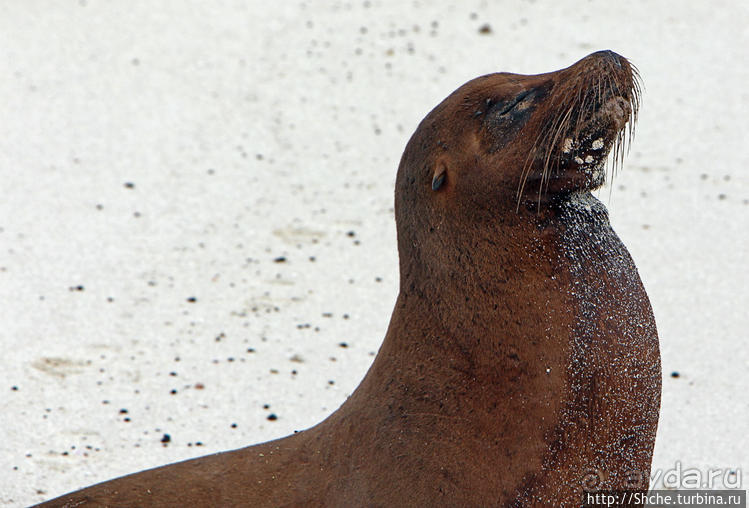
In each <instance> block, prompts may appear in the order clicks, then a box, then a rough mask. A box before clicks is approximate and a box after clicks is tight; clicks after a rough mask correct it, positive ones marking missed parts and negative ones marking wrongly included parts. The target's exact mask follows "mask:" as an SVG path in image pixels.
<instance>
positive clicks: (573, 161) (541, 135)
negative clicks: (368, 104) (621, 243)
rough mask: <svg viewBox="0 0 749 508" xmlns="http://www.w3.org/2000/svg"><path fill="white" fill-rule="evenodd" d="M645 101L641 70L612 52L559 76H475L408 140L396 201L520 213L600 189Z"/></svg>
mask: <svg viewBox="0 0 749 508" xmlns="http://www.w3.org/2000/svg"><path fill="white" fill-rule="evenodd" d="M639 101H640V85H639V78H638V74H637V71H636V69H635V68H634V67H633V66H632V65H631V64H630V63H629V62H628V61H627V60H626V59H625V58H624V57H622V56H619V55H617V54H616V53H614V52H612V51H599V52H596V53H593V54H591V55H588V56H587V57H585V58H583V59H582V60H580V61H578V62H577V63H575V64H573V65H571V66H570V67H567V68H566V69H562V70H559V71H556V72H550V73H546V74H538V75H521V74H511V73H504V72H503V73H496V74H490V75H486V76H481V77H479V78H476V79H474V80H472V81H469V82H468V83H466V84H465V85H463V86H461V87H460V88H458V89H457V90H456V91H455V92H453V93H452V94H451V95H450V96H448V97H447V98H446V99H445V100H444V101H442V103H440V104H439V105H438V106H437V107H436V108H434V109H433V110H432V111H431V112H430V113H429V114H428V115H427V116H426V118H424V120H423V121H422V122H421V124H420V125H419V127H418V129H417V130H416V132H415V133H414V135H413V136H412V138H411V140H410V141H409V143H408V145H407V147H406V150H405V151H404V154H403V158H402V160H401V164H400V168H399V174H398V182H397V186H396V207H399V204H400V208H402V209H405V210H408V212H409V213H425V214H427V215H428V214H429V212H430V210H431V209H439V208H441V207H444V206H451V202H452V204H453V205H454V204H455V203H461V204H462V205H466V204H468V205H470V206H471V207H473V208H474V209H489V210H504V209H506V208H514V209H519V208H520V207H521V205H523V204H524V203H525V204H527V205H530V206H532V205H533V204H535V205H537V206H540V205H541V204H542V202H545V201H548V200H550V199H554V198H555V197H556V196H559V195H565V194H569V193H571V192H573V191H587V190H592V189H596V188H598V187H600V186H601V185H603V184H604V183H605V179H606V169H605V168H606V162H607V159H608V156H609V154H612V153H613V157H612V159H613V166H614V169H615V168H616V166H617V163H619V162H620V161H621V157H622V156H623V153H624V151H625V147H626V144H627V141H628V140H629V139H630V138H631V136H632V134H633V127H634V123H635V120H636V117H637V110H638V107H639ZM399 202H400V203H399Z"/></svg>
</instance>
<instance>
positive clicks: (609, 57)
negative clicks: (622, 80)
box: [591, 49, 622, 69]
mask: <svg viewBox="0 0 749 508" xmlns="http://www.w3.org/2000/svg"><path fill="white" fill-rule="evenodd" d="M591 56H595V57H598V58H600V59H602V60H606V61H609V62H611V63H613V64H614V65H616V66H617V67H618V68H620V69H621V68H622V57H621V56H619V55H617V54H616V53H614V52H613V51H611V50H610V49H607V50H604V51H596V52H595V53H593V54H592V55H591Z"/></svg>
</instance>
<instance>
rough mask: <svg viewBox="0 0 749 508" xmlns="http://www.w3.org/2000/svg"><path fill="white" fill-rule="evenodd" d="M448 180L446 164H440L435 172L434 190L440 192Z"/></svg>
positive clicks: (433, 178) (433, 179)
mask: <svg viewBox="0 0 749 508" xmlns="http://www.w3.org/2000/svg"><path fill="white" fill-rule="evenodd" d="M445 179H447V167H446V166H445V164H444V163H442V162H440V163H439V164H437V167H436V168H435V170H434V176H433V177H432V190H433V191H436V190H439V188H440V187H442V186H443V185H444V183H445Z"/></svg>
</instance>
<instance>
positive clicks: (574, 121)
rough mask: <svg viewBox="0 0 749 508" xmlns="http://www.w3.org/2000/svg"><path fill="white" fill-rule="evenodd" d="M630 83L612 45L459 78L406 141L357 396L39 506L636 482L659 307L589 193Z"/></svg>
mask: <svg viewBox="0 0 749 508" xmlns="http://www.w3.org/2000/svg"><path fill="white" fill-rule="evenodd" d="M638 90H639V88H638V85H637V80H636V74H635V72H634V70H633V68H632V67H631V66H630V65H629V63H628V62H627V61H626V60H625V59H624V58H622V57H620V56H619V55H616V54H614V53H611V52H599V53H594V54H592V55H589V56H588V57H586V58H584V59H583V60H581V61H579V62H577V63H576V64H574V65H572V66H570V67H568V68H567V69H562V70H560V71H557V72H552V73H548V74H540V75H536V76H522V75H516V74H507V73H503V74H493V75H490V76H483V77H481V78H477V79H475V80H473V81H471V82H469V83H467V84H465V85H464V86H462V87H461V88H459V89H458V90H456V91H455V92H454V93H453V94H452V95H450V96H449V97H448V98H447V99H445V100H444V101H443V102H442V103H441V104H440V105H438V106H437V107H436V108H435V109H434V110H433V111H432V112H431V113H429V114H428V115H427V117H426V118H425V119H424V120H423V121H422V122H421V124H420V125H419V127H418V129H417V130H416V132H415V133H414V135H413V136H412V137H411V140H410V141H409V143H408V145H407V147H406V150H405V152H404V154H403V157H402V159H401V163H400V167H399V170H398V176H397V180H396V189H395V215H396V222H397V227H398V251H399V256H400V276H401V278H400V293H399V295H398V300H397V302H396V305H395V308H394V310H393V315H392V317H391V321H390V326H389V327H388V331H387V334H386V337H385V340H384V342H383V344H382V347H381V348H380V351H379V353H378V355H377V357H376V358H375V361H374V363H373V365H372V367H371V369H370V370H369V372H368V373H367V375H366V377H365V378H364V380H363V381H362V383H361V384H360V385H359V387H358V388H357V389H356V391H355V392H354V393H353V394H352V395H351V397H350V398H349V399H348V400H347V401H346V402H345V403H344V404H343V405H342V406H341V407H340V408H339V409H338V410H337V411H336V412H335V413H333V414H332V415H331V416H330V417H329V418H328V419H326V420H325V421H324V422H322V423H320V424H319V425H317V426H315V427H313V428H311V429H308V430H305V431H303V432H300V433H298V434H295V435H293V436H289V437H287V438H284V439H280V440H276V441H271V442H268V443H263V444H260V445H256V446H251V447H248V448H243V449H240V450H235V451H232V452H227V453H223V454H216V455H210V456H207V457H202V458H199V459H195V460H191V461H186V462H181V463H178V464H173V465H170V466H165V467H162V468H157V469H153V470H150V471H145V472H141V473H138V474H134V475H131V476H126V477H123V478H119V479H117V480H113V481H110V482H106V483H102V484H99V485H96V486H93V487H89V488H88V489H85V490H83V491H80V492H77V493H73V494H69V495H67V496H63V497H62V498H59V499H57V500H53V501H51V502H49V503H48V504H47V505H46V506H82V505H85V506H105V505H109V506H177V505H181V506H488V505H497V506H580V505H581V504H582V499H583V498H582V496H583V492H584V490H586V489H589V490H596V489H618V490H621V489H638V490H642V489H645V488H647V484H648V482H647V480H648V475H649V473H650V461H651V457H652V451H653V445H654V440H655V431H656V427H657V423H658V411H659V403H660V382H661V377H660V376H661V375H660V357H659V352H658V337H657V332H656V328H655V321H654V319H653V315H652V311H651V308H650V304H649V301H648V298H647V294H646V293H645V290H644V288H643V286H642V283H641V282H640V279H639V276H638V274H637V270H636V268H635V266H634V263H633V261H632V259H631V257H630V256H629V253H628V252H627V250H626V248H625V247H624V245H622V243H621V241H620V240H619V238H618V237H617V236H616V234H615V233H614V231H613V230H612V229H611V226H610V225H609V222H608V215H607V212H606V210H605V208H604V207H603V205H602V204H600V203H599V202H598V201H597V200H595V199H594V198H593V197H592V196H591V195H590V193H589V190H590V189H593V188H596V187H598V186H600V185H601V181H600V180H601V179H600V175H599V177H595V176H594V173H595V171H594V170H595V168H596V167H597V166H596V165H597V164H599V163H602V160H603V159H605V157H606V156H607V154H608V152H609V151H610V149H611V147H612V146H613V147H614V154H615V156H616V159H617V160H619V155H620V153H621V152H622V151H623V150H622V148H621V147H623V142H624V140H625V137H624V136H625V134H623V133H624V132H625V129H624V127H625V125H629V126H630V127H631V126H632V125H633V118H634V116H635V114H636V111H637V106H638V104H639V91H638ZM612 101H613V102H612ZM590 135H595V136H599V135H600V136H601V137H600V139H601V141H600V143H601V147H600V148H599V149H595V150H593V148H588V145H587V144H586V143H593V142H594V141H595V140H596V139H598V138H595V139H593V138H591V139H588V138H589V137H590ZM573 137H576V138H580V139H583V138H584V139H587V141H585V142H582V143H581V145H580V147H578V148H574V149H570V150H568V151H567V152H566V153H565V144H564V142H565V139H566V138H573ZM570 146H572V145H571V144H570ZM590 146H591V147H592V146H593V145H592V144H591V145H590ZM596 146H598V145H596ZM592 154H595V157H596V158H595V160H594V158H593V155H592ZM588 156H590V158H591V161H592V162H590V163H585V165H581V164H580V163H579V162H576V160H575V158H576V157H577V158H578V159H580V160H584V158H585V157H588ZM586 165H587V166H586ZM529 185H534V186H535V187H533V188H536V189H538V191H537V192H532V193H530V192H523V190H524V189H525V188H527V187H528V186H529Z"/></svg>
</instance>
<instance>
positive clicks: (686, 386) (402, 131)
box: [0, 0, 749, 506]
mask: <svg viewBox="0 0 749 508" xmlns="http://www.w3.org/2000/svg"><path fill="white" fill-rule="evenodd" d="M271 5H273V6H274V7H273V8H272V9H271V8H270V7H269V6H271ZM2 11H3V14H2V16H0V98H1V99H2V100H0V119H2V121H0V346H1V347H2V354H1V355H0V505H2V506H26V505H29V504H33V503H36V502H39V501H42V500H45V499H49V498H52V497H54V496H57V495H60V494H63V493H65V492H68V491H71V490H74V489H78V488H81V487H84V486H87V485H90V484H92V483H96V482H100V481H103V480H107V479H110V478H112V477H115V476H119V475H123V474H126V473H130V472H135V471H138V470H142V469H145V468H150V467H154V466H158V465H162V464H166V463H169V462H174V461H177V460H182V459H187V458H191V457H197V456H200V455H205V454H208V453H212V452H218V451H222V450H228V449H233V448H238V447H241V446H245V445H248V444H252V443H257V442H261V441H266V440H269V439H272V438H276V437H281V436H284V435H286V434H289V433H291V432H293V431H294V430H296V429H304V428H307V427H310V426H312V425H314V424H315V423H317V422H319V421H321V420H322V419H323V418H325V417H326V416H327V415H328V414H330V413H331V412H332V411H334V410H335V409H336V408H337V407H338V406H339V405H340V404H341V403H342V402H343V401H344V400H345V398H346V396H347V395H348V394H350V393H351V392H352V391H353V390H354V389H355V387H356V386H357V384H358V383H359V381H360V380H361V378H362V377H363V376H364V374H365V372H366V370H367V368H368V367H369V365H370V363H371V361H372V359H373V357H374V355H375V353H376V352H377V349H378V347H379V345H380V342H381V340H382V338H383V336H384V333H385V330H386V327H387V325H388V320H389V317H390V312H391V310H392V306H393V304H394V302H395V298H396V296H397V291H398V264H397V261H398V260H397V252H396V244H395V222H394V218H393V209H392V207H393V185H394V180H395V172H396V169H397V165H398V161H399V158H400V155H401V153H402V151H403V148H404V146H405V144H406V142H407V141H408V138H409V136H410V135H411V133H412V132H413V130H414V129H415V128H416V125H417V124H418V122H419V121H420V120H421V119H422V118H423V117H424V116H425V115H426V113H427V112H428V111H429V110H430V109H431V108H432V107H434V106H435V105H436V104H437V103H438V102H439V101H441V100H442V99H443V98H444V97H445V96H447V95H448V94H449V93H450V92H452V91H453V90H454V89H455V88H457V87H458V86H459V85H461V84H462V83H464V82H466V81H468V80H469V79H472V78H474V77H476V76H479V75H481V74H487V73H491V72H497V71H511V72H518V73H528V74H535V73H540V72H547V71H552V70H556V69H559V68H562V67H566V66H568V65H570V64H572V63H573V62H575V61H577V60H578V59H580V58H582V57H584V56H585V55H587V54H589V53H591V52H593V51H596V50H599V49H612V50H614V51H616V52H618V53H620V54H622V55H624V56H625V57H627V58H629V59H630V60H631V61H632V62H633V63H634V64H635V65H636V66H637V67H638V68H639V71H640V74H641V76H642V78H643V81H644V93H643V100H642V108H641V110H640V116H639V123H638V125H637V131H636V136H635V139H634V142H633V143H632V147H631V152H630V153H629V156H628V157H627V158H626V159H625V162H624V166H623V169H622V170H621V171H620V172H619V173H618V174H617V176H616V178H615V180H614V183H613V188H611V187H606V188H604V189H602V190H601V191H600V193H599V198H600V199H601V200H602V201H603V202H604V203H605V204H606V206H607V207H608V208H609V211H610V213H611V222H612V225H613V227H614V229H615V230H616V231H617V233H618V234H619V236H620V237H621V238H622V240H623V242H624V243H625V245H626V246H627V248H628V249H629V250H630V252H631V254H632V256H633V257H634V259H635V262H636V264H637V266H638V269H639V271H640V275H641V277H642V279H643V282H644V284H645V287H646V289H647V291H648V294H649V296H650V299H651V302H652V306H653V309H654V313H655V316H656V320H657V323H658V329H659V335H660V340H661V352H662V357H663V375H664V380H663V399H662V410H661V419H660V424H659V430H658V438H657V443H656V451H655V458H654V470H655V471H661V472H666V471H668V470H672V469H674V468H675V467H677V465H678V467H680V468H681V469H689V468H695V469H697V470H699V471H703V472H707V471H708V470H721V471H722V473H725V474H728V475H729V476H728V477H727V478H728V483H730V482H731V481H733V480H736V479H737V477H738V480H737V481H740V482H742V485H743V487H742V488H747V485H749V452H748V450H749V433H748V432H747V421H749V397H747V395H746V387H747V384H748V383H749V347H747V343H746V339H747V336H746V334H747V330H749V317H748V316H749V313H748V312H747V307H749V298H747V295H748V294H749V284H748V281H747V276H746V273H747V255H748V254H749V251H748V249H747V247H748V243H747V233H746V232H747V230H749V221H748V220H747V214H748V212H749V178H748V177H747V170H746V168H747V167H749V150H748V149H747V146H749V137H748V136H747V127H746V126H747V118H749V93H748V92H747V91H746V83H747V82H749V67H747V65H746V64H747V60H748V58H747V57H749V55H748V54H747V53H749V51H748V50H747V48H749V31H747V28H746V27H747V26H749V3H747V2H741V1H729V0H722V1H721V0H715V1H712V2H701V1H696V0H692V1H683V2H682V1H667V2H647V1H642V0H636V1H629V2H605V3H604V2H587V1H582V0H576V1H569V2H551V1H545V0H538V1H528V2H510V1H497V2H493V1H486V0H483V1H481V0H474V1H469V2H448V1H434V2H426V1H413V2H396V1H392V2H391V1H384V0H355V1H351V2H347V1H320V2H312V1H307V2H276V3H271V2H262V1H250V2H235V1H229V0H220V1H213V2H198V1H179V2H178V1H173V0H172V1H165V2H148V1H145V0H132V1H110V2H103V1H99V0H78V1H70V2H47V1H42V0H29V1H13V0H8V1H5V2H3V9H2ZM731 471H734V473H731ZM721 478H723V477H721ZM659 482H660V483H662V480H659ZM656 483H657V484H660V483H658V482H656ZM723 483H725V482H723ZM720 485H721V483H717V484H716V485H715V486H720Z"/></svg>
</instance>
